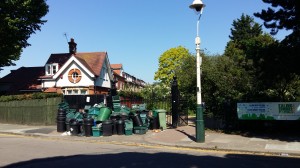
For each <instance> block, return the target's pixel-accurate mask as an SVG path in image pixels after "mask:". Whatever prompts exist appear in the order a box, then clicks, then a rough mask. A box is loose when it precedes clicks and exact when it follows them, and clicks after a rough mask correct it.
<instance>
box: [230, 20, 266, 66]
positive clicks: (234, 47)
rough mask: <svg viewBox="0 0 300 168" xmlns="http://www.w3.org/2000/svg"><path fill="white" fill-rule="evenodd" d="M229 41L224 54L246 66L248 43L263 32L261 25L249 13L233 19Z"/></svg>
mask: <svg viewBox="0 0 300 168" xmlns="http://www.w3.org/2000/svg"><path fill="white" fill-rule="evenodd" d="M230 30H231V35H229V38H230V41H229V42H228V43H227V46H226V48H225V53H224V54H225V55H226V56H229V57H231V58H232V59H233V60H234V61H235V62H236V63H237V64H239V65H241V66H244V67H245V66H247V64H249V62H248V61H249V60H248V58H247V57H249V53H248V52H249V43H253V42H255V41H254V39H255V38H256V37H258V36H260V35H262V34H263V32H262V27H261V25H259V24H258V23H256V22H254V19H253V18H252V17H250V16H249V15H244V14H242V16H241V17H240V19H237V20H234V21H233V24H232V28H231V29H230Z"/></svg>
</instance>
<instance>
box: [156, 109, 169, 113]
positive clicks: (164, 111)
mask: <svg viewBox="0 0 300 168" xmlns="http://www.w3.org/2000/svg"><path fill="white" fill-rule="evenodd" d="M155 111H156V112H158V113H166V112H167V110H164V109H157V110H155Z"/></svg>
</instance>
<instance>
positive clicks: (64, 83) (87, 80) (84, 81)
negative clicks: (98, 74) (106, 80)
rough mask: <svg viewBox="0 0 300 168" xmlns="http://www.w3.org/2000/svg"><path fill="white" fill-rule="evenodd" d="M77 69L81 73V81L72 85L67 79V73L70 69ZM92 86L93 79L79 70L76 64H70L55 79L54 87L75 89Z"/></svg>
mask: <svg viewBox="0 0 300 168" xmlns="http://www.w3.org/2000/svg"><path fill="white" fill-rule="evenodd" d="M74 68H76V69H79V70H80V71H81V80H80V81H79V82H78V83H72V82H70V81H69V79H68V73H69V71H70V70H72V69H74ZM90 85H94V81H93V79H92V78H91V77H90V76H89V75H88V74H87V73H85V71H84V70H83V69H82V68H80V67H79V66H78V65H77V64H76V63H72V64H71V66H69V67H68V68H66V70H65V71H64V72H63V74H62V75H61V76H60V77H59V78H58V79H57V82H56V87H76V86H86V87H88V86H90Z"/></svg>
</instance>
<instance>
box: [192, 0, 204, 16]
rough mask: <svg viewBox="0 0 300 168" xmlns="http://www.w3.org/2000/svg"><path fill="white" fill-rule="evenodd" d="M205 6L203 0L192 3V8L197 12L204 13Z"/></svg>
mask: <svg viewBox="0 0 300 168" xmlns="http://www.w3.org/2000/svg"><path fill="white" fill-rule="evenodd" d="M204 7H205V5H204V4H203V2H202V0H194V2H193V4H192V5H190V8H191V9H193V10H195V11H196V12H197V13H202V10H203V8H204Z"/></svg>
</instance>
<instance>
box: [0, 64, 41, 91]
mask: <svg viewBox="0 0 300 168" xmlns="http://www.w3.org/2000/svg"><path fill="white" fill-rule="evenodd" d="M44 73H45V68H44V67H21V68H19V69H16V70H12V71H11V73H9V74H8V75H6V76H4V77H3V78H1V79H0V84H1V85H9V86H10V87H9V89H8V90H6V91H7V92H12V93H16V92H18V91H20V90H34V89H40V83H41V82H40V81H38V77H39V76H41V75H43V74H44Z"/></svg>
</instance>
